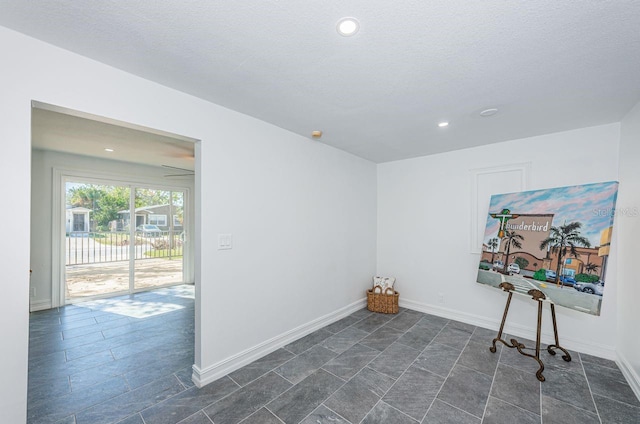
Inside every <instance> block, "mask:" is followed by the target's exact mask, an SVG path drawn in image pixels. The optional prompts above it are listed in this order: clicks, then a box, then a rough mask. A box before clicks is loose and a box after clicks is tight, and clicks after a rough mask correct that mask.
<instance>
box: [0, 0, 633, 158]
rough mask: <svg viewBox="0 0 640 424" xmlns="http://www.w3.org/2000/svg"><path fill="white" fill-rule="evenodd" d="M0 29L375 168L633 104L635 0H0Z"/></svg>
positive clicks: (609, 114)
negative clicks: (342, 25)
mask: <svg viewBox="0 0 640 424" xmlns="http://www.w3.org/2000/svg"><path fill="white" fill-rule="evenodd" d="M344 16H354V17H356V18H357V19H358V20H359V21H360V26H361V28H360V31H359V32H358V33H357V34H356V35H355V36H353V37H342V36H339V35H338V34H337V32H336V30H335V25H336V22H337V21H338V20H339V19H340V18H342V17H344ZM0 25H2V26H6V27H8V28H11V29H14V30H17V31H20V32H23V33H25V34H27V35H30V36H33V37H35V38H38V39H41V40H44V41H46V42H48V43H51V44H54V45H57V46H60V47H63V48H65V49H68V50H71V51H74V52H77V53H79V54H81V55H84V56H87V57H90V58H93V59H96V60H98V61H101V62H104V63H106V64H109V65H112V66H115V67H117V68H120V69H123V70H125V71H128V72H131V73H133V74H136V75H140V76H142V77H145V78H147V79H150V80H153V81H157V82H159V83H161V84H164V85H167V86H169V87H173V88H176V89H178V90H181V91H184V92H187V93H191V94H194V95H196V96H198V97H201V98H204V99H207V100H210V101H212V102H214V103H217V104H220V105H222V106H225V107H227V108H230V109H233V110H237V111H239V112H242V113H245V114H247V115H251V116H254V117H256V118H259V119H262V120H264V121H267V122H270V123H273V124H275V125H277V126H279V127H282V128H285V129H288V130H290V131H293V132H295V133H298V134H301V135H304V136H307V137H308V136H310V134H311V131H313V130H322V131H323V132H324V135H323V137H322V139H321V141H320V142H322V143H326V144H329V145H332V146H335V147H337V148H339V149H343V150H346V151H348V152H351V153H354V154H356V155H358V156H361V157H363V158H367V159H370V160H372V161H375V162H385V161H391V160H397V159H403V158H409V157H415V156H421V155H426V154H432V153H437V152H443V151H449V150H455V149H461V148H466V147H472V146H477V145H481V144H486V143H493V142H499V141H504V140H509V139H515V138H521V137H528V136H534V135H539V134H545V133H551V132H556V131H562V130H568V129H573V128H579V127H586V126H592V125H600V124H605V123H611V122H617V121H619V120H620V119H621V118H622V117H623V116H624V115H625V114H626V113H627V112H628V111H629V110H630V109H631V107H632V106H633V105H634V104H635V103H637V102H638V101H639V100H640V53H639V52H640V30H639V29H638V28H640V1H636V0H615V1H605V0H581V1H557V0H537V1H506V0H501V1H499V0H485V1H475V2H470V1H468V0H431V1H424V0H406V1H397V2H392V1H387V0H384V1H383V0H355V1H348V0H323V1H309V0H307V1H305V0H271V1H267V0H245V1H237V2H236V1H230V0H224V1H222V0H218V1H211V0H200V1H198V0H186V1H171V0H156V1H153V2H151V1H129V0H118V1H116V0H103V1H77V0H49V1H46V2H26V1H22V0H5V1H3V2H0ZM489 107H497V108H499V113H498V114H497V115H495V116H493V117H490V118H481V117H480V116H479V115H478V113H479V112H480V111H481V110H483V109H486V108H489ZM441 120H447V121H449V122H450V125H449V127H448V128H438V126H437V123H438V122H439V121H441Z"/></svg>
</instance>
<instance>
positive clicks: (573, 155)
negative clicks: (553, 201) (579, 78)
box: [377, 124, 619, 357]
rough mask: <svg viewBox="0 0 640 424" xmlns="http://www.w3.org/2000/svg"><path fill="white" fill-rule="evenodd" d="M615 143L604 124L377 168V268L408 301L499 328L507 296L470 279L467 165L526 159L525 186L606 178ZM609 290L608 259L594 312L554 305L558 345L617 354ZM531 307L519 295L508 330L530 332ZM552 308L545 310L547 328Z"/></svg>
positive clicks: (612, 289) (473, 261) (615, 135)
mask: <svg viewBox="0 0 640 424" xmlns="http://www.w3.org/2000/svg"><path fill="white" fill-rule="evenodd" d="M618 141H619V124H611V125H605V126H598V127H591V128H584V129H579V130H575V131H569V132H563V133H555V134H549V135H544V136H539V137H532V138H528V139H522V140H513V141H509V142H505V143H499V144H492V145H488V146H483V147H478V148H473V149H466V150H461V151H454V152H450V153H444V154H438V155H433V156H427V157H421V158H415V159H409V160H403V161H398V162H391V163H385V164H381V165H379V166H378V263H377V264H378V265H377V266H378V269H377V270H378V273H379V274H382V275H394V276H396V277H397V278H398V280H397V283H396V284H397V285H398V287H397V289H398V291H399V292H400V300H401V302H402V301H403V299H404V303H405V305H406V306H409V307H413V308H418V309H422V310H424V311H428V312H432V313H435V314H439V315H443V316H447V317H450V318H455V319H459V320H462V321H466V322H471V323H473V324H476V325H481V326H485V327H488V328H493V329H497V328H498V326H499V321H500V319H501V318H502V312H503V309H504V304H505V300H506V295H505V294H504V293H503V292H501V291H499V290H497V289H494V288H491V287H488V286H483V285H480V284H478V283H476V282H475V281H476V274H477V269H478V263H479V255H478V254H471V253H470V248H469V246H470V237H471V234H470V231H469V228H470V220H471V217H472V211H471V201H470V198H471V178H470V170H473V169H477V168H485V167H499V166H506V165H509V164H510V163H512V162H529V169H530V175H529V182H530V183H529V187H528V188H529V189H540V188H550V187H558V186H566V185H574V184H582V183H591V182H599V181H612V180H616V179H617V177H618V175H617V166H618ZM486 202H487V205H488V203H489V199H488V198H487V199H486ZM478 247H479V246H478ZM611 262H613V261H611ZM616 292H617V288H616V276H615V264H613V263H611V264H610V268H609V273H608V274H607V292H606V294H605V296H604V300H603V303H602V311H601V316H599V317H596V316H591V315H587V314H584V313H579V312H576V311H573V310H569V309H566V308H557V310H556V312H557V315H558V326H559V331H560V337H561V339H560V342H561V344H563V345H565V346H567V347H571V348H573V349H577V350H581V351H586V352H591V353H595V354H598V355H604V356H607V357H614V356H615V354H614V349H615V342H616V337H615V334H616V297H617V293H616ZM439 293H442V294H443V296H444V303H439V300H438V294H439ZM535 308H536V305H535V303H534V302H533V301H530V300H528V299H526V298H520V296H516V297H515V298H514V302H512V307H511V310H510V312H509V320H508V322H509V324H510V325H509V327H508V330H509V331H511V332H512V333H515V334H518V335H520V336H523V335H524V336H527V337H530V338H531V337H532V336H533V334H535V323H536V321H535V314H536V309H535ZM546 309H548V307H547V308H546ZM549 315H550V314H549V312H548V311H545V315H544V317H543V322H544V323H545V327H544V331H545V334H547V335H548V334H551V330H550V325H549V323H550V321H551V320H550V316H549Z"/></svg>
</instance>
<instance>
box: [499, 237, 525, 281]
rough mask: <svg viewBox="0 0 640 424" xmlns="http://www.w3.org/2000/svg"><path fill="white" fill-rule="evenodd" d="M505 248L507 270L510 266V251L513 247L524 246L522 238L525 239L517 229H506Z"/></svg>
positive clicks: (505, 269) (505, 268)
mask: <svg viewBox="0 0 640 424" xmlns="http://www.w3.org/2000/svg"><path fill="white" fill-rule="evenodd" d="M503 240H504V250H505V253H506V254H505V259H504V271H505V272H507V268H508V267H509V252H510V251H511V247H515V248H516V249H520V248H521V247H522V243H520V240H524V237H522V236H521V235H520V234H518V233H516V232H515V231H511V230H506V231H505V232H504V237H503Z"/></svg>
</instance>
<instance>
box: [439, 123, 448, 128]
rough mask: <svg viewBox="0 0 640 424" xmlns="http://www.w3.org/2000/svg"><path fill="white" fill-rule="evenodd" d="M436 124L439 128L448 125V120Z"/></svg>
mask: <svg viewBox="0 0 640 424" xmlns="http://www.w3.org/2000/svg"><path fill="white" fill-rule="evenodd" d="M438 126H439V127H440V128H444V127H448V126H449V123H448V122H440V123H439V124H438Z"/></svg>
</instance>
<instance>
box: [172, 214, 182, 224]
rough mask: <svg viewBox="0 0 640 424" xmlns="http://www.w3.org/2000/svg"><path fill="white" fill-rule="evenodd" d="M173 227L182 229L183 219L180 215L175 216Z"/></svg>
mask: <svg viewBox="0 0 640 424" xmlns="http://www.w3.org/2000/svg"><path fill="white" fill-rule="evenodd" d="M173 226H174V227H182V217H181V216H178V215H173Z"/></svg>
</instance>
